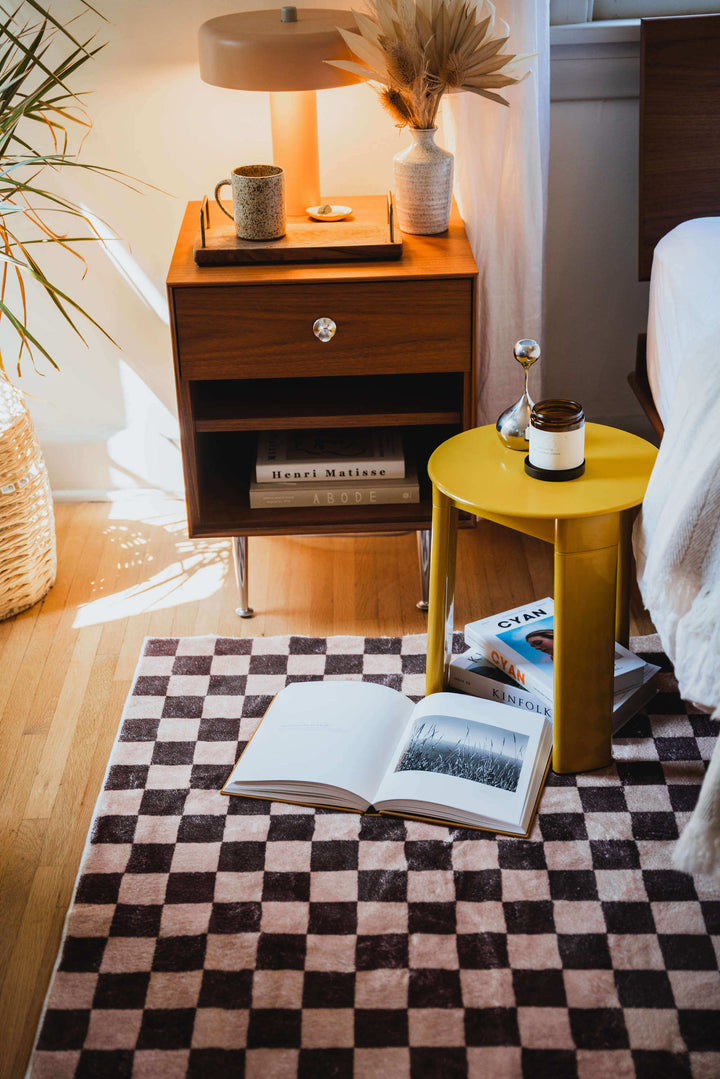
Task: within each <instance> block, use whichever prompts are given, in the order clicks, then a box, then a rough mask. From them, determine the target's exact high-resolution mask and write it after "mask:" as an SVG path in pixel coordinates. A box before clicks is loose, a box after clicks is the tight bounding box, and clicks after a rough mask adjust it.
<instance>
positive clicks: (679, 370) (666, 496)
mask: <svg viewBox="0 0 720 1079" xmlns="http://www.w3.org/2000/svg"><path fill="white" fill-rule="evenodd" d="M639 276H640V279H641V280H646V279H648V278H649V279H650V304H649V312H648V326H647V334H646V335H643V336H642V337H641V338H640V340H639V342H638V349H637V358H636V366H635V370H634V372H633V373H632V374H631V376H630V382H631V385H632V386H633V388H634V389H635V391H636V393H637V395H638V398H639V399H640V401H641V403H642V404H643V407H644V408H645V411H646V412H647V414H648V417H649V418H650V420H651V422H652V424H653V426H654V428H655V430H656V432H657V434H658V436H659V437H660V438H661V443H660V451H659V453H658V458H657V463H656V465H655V468H654V470H653V474H652V476H651V479H650V483H649V485H648V490H647V495H646V498H645V501H644V502H643V507H642V511H641V513H640V515H639V517H638V520H637V522H636V525H635V530H634V536H633V542H634V549H635V556H636V562H637V570H638V583H639V586H640V591H641V594H642V597H643V600H644V602H645V606H646V607H647V609H648V611H649V612H650V615H651V617H652V619H653V622H654V623H655V626H656V628H657V630H658V633H659V634H660V638H661V641H662V644H663V647H664V649H665V651H666V653H667V654H668V656H669V657H670V659H671V660H672V662H673V664H674V666H675V673H676V676H677V678H678V683H679V686H680V692H681V694H682V696H683V697H684V698H685V699H686V700H689V701H692V702H695V703H696V704H697V705H698V706H699V707H701V708H704V709H706V710H708V711H711V712H713V714H714V716H715V718H720V406H719V404H718V402H719V400H720V356H719V355H718V343H719V342H720V15H703V16H684V17H679V18H658V19H644V20H643V21H642V35H641V91H640V171H639ZM674 863H675V865H676V867H677V868H679V869H683V870H685V871H688V872H703V873H713V874H715V875H716V876H717V877H718V879H720V750H718V748H717V746H716V749H715V752H714V754H713V758H712V761H711V763H710V766H709V769H708V772H707V774H706V777H705V781H704V783H703V788H702V792H701V795H700V798H699V800H698V804H697V807H696V808H695V810H694V812H693V814H692V816H691V817H690V820H689V822H688V824H687V826H686V827H685V829H684V831H683V833H682V836H681V838H680V840H679V841H678V843H677V844H676V848H675V852H674Z"/></svg>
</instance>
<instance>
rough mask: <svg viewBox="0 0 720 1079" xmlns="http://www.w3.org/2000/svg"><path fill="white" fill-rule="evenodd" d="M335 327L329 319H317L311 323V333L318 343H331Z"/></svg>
mask: <svg viewBox="0 0 720 1079" xmlns="http://www.w3.org/2000/svg"><path fill="white" fill-rule="evenodd" d="M336 330H337V326H336V325H335V323H334V322H333V320H332V319H331V318H317V319H315V321H314V322H313V333H314V334H315V336H316V337H317V339H318V341H332V339H333V337H334V336H335V332H336Z"/></svg>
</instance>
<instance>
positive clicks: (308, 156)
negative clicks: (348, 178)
mask: <svg viewBox="0 0 720 1079" xmlns="http://www.w3.org/2000/svg"><path fill="white" fill-rule="evenodd" d="M338 27H342V28H343V29H347V30H353V29H355V19H354V17H353V14H352V12H350V11H337V10H333V9H322V8H294V7H283V8H281V9H280V8H276V9H273V10H269V11H244V12H237V13H236V14H233V15H220V16H219V17H218V18H215V19H209V20H208V22H205V23H203V24H202V26H201V27H200V31H199V34H198V45H199V55H200V77H201V78H202V80H203V82H207V83H211V84H212V85H213V86H224V87H227V88H229V89H233V90H264V91H269V92H270V119H271V125H272V145H273V160H274V163H275V164H276V165H280V166H281V167H282V168H284V169H285V174H286V175H285V181H286V208H287V213H288V215H289V216H298V215H300V214H304V213H305V211H306V208H307V207H308V206H315V205H317V204H318V203H319V202H320V165H319V158H318V130H317V98H316V93H315V91H316V90H324V89H326V88H329V87H333V86H347V85H349V84H351V83H354V82H359V81H360V80H359V79H356V78H355V77H354V76H353V75H351V74H350V73H349V72H347V71H341V70H340V69H339V68H337V67H332V66H331V65H330V64H326V63H324V61H325V60H337V59H352V56H351V53H350V50H349V49H348V47H347V45H346V44H345V42H344V41H343V39H342V36H341V35H340V33H339V31H338Z"/></svg>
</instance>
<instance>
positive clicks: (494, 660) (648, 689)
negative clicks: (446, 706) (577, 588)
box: [448, 597, 660, 734]
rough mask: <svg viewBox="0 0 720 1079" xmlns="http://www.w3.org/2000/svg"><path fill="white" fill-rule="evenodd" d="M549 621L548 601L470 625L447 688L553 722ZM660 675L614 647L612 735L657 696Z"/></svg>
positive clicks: (551, 613) (550, 604)
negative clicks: (534, 713)
mask: <svg viewBox="0 0 720 1079" xmlns="http://www.w3.org/2000/svg"><path fill="white" fill-rule="evenodd" d="M553 617H554V607H553V601H552V599H551V598H550V597H546V598H545V599H540V600H537V601H536V602H535V603H531V604H526V605H525V606H522V607H514V608H513V609H512V610H510V611H502V612H501V613H500V614H495V615H491V616H490V617H489V618H482V619H480V620H478V621H477V622H469V623H468V624H467V625H466V626H465V642H466V644H467V645H469V647H468V650H467V651H466V652H463V653H461V654H460V655H456V656H453V658H452V660H451V661H450V670H449V673H448V685H450V686H451V687H452V688H453V689H457V690H460V691H461V692H462V693H470V694H472V695H473V696H476V697H484V698H485V699H486V700H490V701H499V702H500V703H502V704H507V705H510V706H511V707H513V708H521V709H523V711H527V712H537V713H539V714H540V715H543V716H546V717H547V718H548V719H549V720H552V714H553V710H552V704H553V632H554V630H553ZM659 671H660V668H659V667H656V666H655V665H654V664H652V663H645V662H643V660H642V659H640V657H639V656H636V655H634V654H633V653H632V652H629V651H628V650H627V648H623V646H622V645H620V644H616V645H615V697H614V700H613V724H612V729H613V734H615V733H617V731H619V730H620V728H621V727H623V726H624V725H625V724H626V723H627V722H628V720H629V719H631V718H632V717H633V716H634V715H635V714H636V713H637V712H639V711H640V709H641V708H642V707H643V706H644V705H645V704H647V702H648V701H649V700H650V698H651V697H652V696H653V695H654V694H655V693H656V691H657V676H658V673H659Z"/></svg>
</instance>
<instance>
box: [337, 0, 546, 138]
mask: <svg viewBox="0 0 720 1079" xmlns="http://www.w3.org/2000/svg"><path fill="white" fill-rule="evenodd" d="M368 3H369V10H368V13H367V14H363V13H361V12H357V11H353V15H354V16H355V22H356V23H357V27H358V28H357V31H352V30H349V31H348V30H340V33H341V34H342V36H343V38H344V40H345V42H346V44H347V45H348V48H349V49H350V50H351V51H352V52H353V53H354V54H355V56H357V58H358V60H359V61H360V62H359V63H356V62H355V61H352V60H327V61H326V63H328V64H332V65H333V66H334V67H339V68H342V69H343V70H345V71H350V72H352V74H353V75H358V76H360V78H362V79H365V80H366V81H368V82H371V83H377V84H378V87H379V94H380V99H381V102H382V104H383V106H384V107H385V108H386V109H387V111H388V112H389V113H390V115H391V116H392V117H393V119H394V120H395V122H396V123H397V125H398V127H407V126H409V127H417V128H425V129H427V128H431V127H434V126H435V119H436V117H437V111H438V108H439V107H440V101H441V99H442V96H443V94H446V93H459V92H460V91H461V90H468V91H469V92H470V93H472V94H479V95H480V96H481V97H486V98H489V99H490V100H491V101H497V102H499V103H500V104H501V105H508V104H509V102H508V101H507V100H506V99H505V98H504V97H503V96H502V95H501V94H499V93H498V92H497V91H498V90H501V89H503V88H504V87H506V86H512V85H513V84H514V83H517V82H520V81H521V79H523V78H525V76H526V75H527V74H528V72H525V73H524V74H523V75H512V74H509V71H508V69H509V68H511V67H512V68H516V67H517V65H519V64H520V63H522V62H523V61H525V60H527V59H528V57H527V56H517V55H515V54H512V53H504V52H502V49H503V46H504V45H505V44H506V43H507V41H508V38H509V36H510V28H509V26H508V25H507V23H506V22H504V21H503V20H502V19H498V20H497V23H498V36H493V35H494V34H495V29H496V27H495V23H496V18H495V7H494V5H493V4H492V3H490V2H489V0H368ZM503 69H504V70H503Z"/></svg>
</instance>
